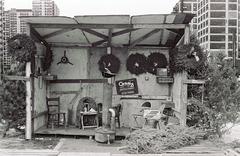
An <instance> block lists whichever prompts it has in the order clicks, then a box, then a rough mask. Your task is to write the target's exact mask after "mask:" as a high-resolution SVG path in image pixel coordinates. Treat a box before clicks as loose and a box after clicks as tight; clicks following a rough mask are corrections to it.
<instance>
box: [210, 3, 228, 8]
mask: <svg viewBox="0 0 240 156" xmlns="http://www.w3.org/2000/svg"><path fill="white" fill-rule="evenodd" d="M210 9H211V10H225V9H226V5H225V4H215V3H214V4H213V3H212V4H210Z"/></svg>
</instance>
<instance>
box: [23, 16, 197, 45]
mask: <svg viewBox="0 0 240 156" xmlns="http://www.w3.org/2000/svg"><path fill="white" fill-rule="evenodd" d="M193 17H194V14H189V13H174V14H157V15H139V16H131V17H130V16H129V15H91V16H75V17H74V18H70V17H63V16H54V17H49V16H44V17H42V16H38V17H31V16H26V17H21V19H23V20H24V21H25V22H27V23H28V24H29V25H30V30H31V31H30V32H31V36H33V37H34V38H35V39H37V40H39V41H41V42H42V43H43V44H45V45H46V46H92V47H102V46H128V47H129V48H133V47H135V46H156V47H174V46H175V45H176V44H177V43H178V42H179V40H180V39H181V38H182V37H183V35H184V29H185V28H186V27H187V26H188V25H189V22H190V21H191V20H192V18H193Z"/></svg>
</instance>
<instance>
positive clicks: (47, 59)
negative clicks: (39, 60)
mask: <svg viewBox="0 0 240 156" xmlns="http://www.w3.org/2000/svg"><path fill="white" fill-rule="evenodd" d="M52 61H53V52H52V50H51V48H49V47H48V48H47V50H46V55H45V57H44V60H43V71H47V70H48V69H49V68H50V66H51V64H52Z"/></svg>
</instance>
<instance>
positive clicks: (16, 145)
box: [0, 136, 59, 149]
mask: <svg viewBox="0 0 240 156" xmlns="http://www.w3.org/2000/svg"><path fill="white" fill-rule="evenodd" d="M58 142H59V139H58V138H48V137H44V138H35V139H34V140H30V141H27V140H25V139H24V136H20V137H12V138H2V139H0V149H54V147H55V146H56V145H57V144H58Z"/></svg>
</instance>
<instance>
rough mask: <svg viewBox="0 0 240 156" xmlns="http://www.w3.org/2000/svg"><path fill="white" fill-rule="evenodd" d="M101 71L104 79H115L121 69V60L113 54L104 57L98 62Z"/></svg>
mask: <svg viewBox="0 0 240 156" xmlns="http://www.w3.org/2000/svg"><path fill="white" fill-rule="evenodd" d="M98 65H99V70H100V71H101V72H102V75H103V77H107V78H109V77H113V76H115V75H116V74H117V73H118V72H119V69H120V60H119V58H117V57H116V56H115V55H113V54H107V55H103V56H102V57H101V58H100V60H99V61H98Z"/></svg>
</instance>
